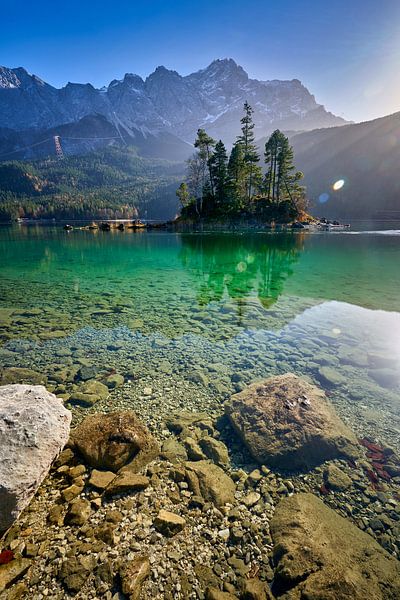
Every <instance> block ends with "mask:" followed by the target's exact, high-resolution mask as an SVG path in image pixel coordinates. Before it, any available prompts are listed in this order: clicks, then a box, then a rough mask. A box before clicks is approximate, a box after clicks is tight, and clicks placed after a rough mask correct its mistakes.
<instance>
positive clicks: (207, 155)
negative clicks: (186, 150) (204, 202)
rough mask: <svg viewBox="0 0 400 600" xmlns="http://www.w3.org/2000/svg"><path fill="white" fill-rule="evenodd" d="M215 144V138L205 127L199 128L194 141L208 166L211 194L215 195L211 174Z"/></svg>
mask: <svg viewBox="0 0 400 600" xmlns="http://www.w3.org/2000/svg"><path fill="white" fill-rule="evenodd" d="M214 146H215V140H213V138H212V137H210V136H209V135H208V134H207V133H206V131H205V130H204V129H198V130H197V138H196V140H195V142H194V147H195V148H197V149H198V154H199V158H200V160H201V161H203V162H204V165H205V166H207V167H208V175H209V184H210V187H211V195H212V196H213V195H214V188H213V182H212V175H211V164H210V161H211V157H212V153H213V148H214Z"/></svg>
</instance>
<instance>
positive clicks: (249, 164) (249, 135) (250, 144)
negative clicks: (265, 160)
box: [237, 101, 262, 202]
mask: <svg viewBox="0 0 400 600" xmlns="http://www.w3.org/2000/svg"><path fill="white" fill-rule="evenodd" d="M243 109H244V116H243V117H242V118H241V119H240V122H241V124H242V135H240V136H238V138H237V143H238V144H240V145H241V147H242V150H243V162H244V167H245V168H244V178H245V194H246V199H247V201H248V202H250V200H251V197H252V194H253V190H254V189H255V188H257V187H258V186H259V185H260V183H261V179H262V175H261V167H260V166H259V165H258V163H259V160H260V156H259V154H258V150H257V145H256V144H255V137H254V123H253V112H254V111H253V109H252V107H251V106H250V104H249V103H248V102H247V101H246V102H245V103H244V106H243Z"/></svg>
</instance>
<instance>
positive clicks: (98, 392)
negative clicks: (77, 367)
mask: <svg viewBox="0 0 400 600" xmlns="http://www.w3.org/2000/svg"><path fill="white" fill-rule="evenodd" d="M107 396H108V387H107V386H106V385H104V383H100V381H96V380H95V379H89V380H88V381H85V383H82V385H80V386H79V388H78V391H75V392H72V394H71V395H70V398H69V402H72V403H74V404H80V405H81V406H85V407H90V406H93V404H95V403H96V402H99V400H105V399H106V398H107Z"/></svg>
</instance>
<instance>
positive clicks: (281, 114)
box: [0, 59, 345, 160]
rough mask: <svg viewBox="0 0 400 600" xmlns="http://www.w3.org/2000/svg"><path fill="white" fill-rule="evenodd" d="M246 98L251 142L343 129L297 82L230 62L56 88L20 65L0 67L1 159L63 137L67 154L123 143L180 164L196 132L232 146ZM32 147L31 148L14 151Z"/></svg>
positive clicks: (31, 152) (30, 153)
mask: <svg viewBox="0 0 400 600" xmlns="http://www.w3.org/2000/svg"><path fill="white" fill-rule="evenodd" d="M246 100H247V101H248V102H249V103H250V104H251V105H252V107H253V109H254V122H255V125H256V128H255V134H256V137H261V136H263V135H268V134H269V133H271V132H272V131H273V130H274V129H276V128H280V129H282V130H284V131H292V132H293V131H297V132H299V131H309V130H312V129H315V128H320V127H332V126H338V125H344V124H345V121H344V120H343V119H342V118H341V117H338V116H335V115H333V114H332V113H330V112H328V111H327V110H326V109H325V108H324V107H323V106H322V105H321V104H318V103H317V101H316V100H315V98H314V96H313V95H312V94H311V93H310V92H309V91H308V89H307V88H306V87H305V86H304V85H303V84H302V83H301V82H300V81H299V80H298V79H293V80H290V81H281V80H271V81H259V80H257V79H251V78H250V77H249V76H248V74H247V73H246V72H245V71H244V69H243V68H242V67H241V66H239V65H238V64H236V62H235V61H234V60H232V59H223V60H215V61H213V62H212V63H211V64H210V65H209V66H208V67H206V68H205V69H202V70H200V71H197V72H195V73H192V74H190V75H186V76H182V75H180V74H179V73H177V72H176V71H173V70H169V69H166V68H165V67H163V66H160V67H157V69H156V70H155V71H154V72H153V73H151V74H150V75H149V76H148V77H147V78H145V79H142V78H141V77H140V76H139V75H134V74H131V73H127V74H126V75H125V76H124V77H123V79H121V80H117V79H115V80H113V81H111V83H110V84H109V85H108V86H106V87H103V88H101V89H97V88H95V87H94V86H93V85H91V84H90V83H87V84H80V83H68V84H67V85H66V86H65V87H63V88H61V89H58V88H55V87H53V86H52V85H50V84H48V83H46V82H45V81H43V80H42V79H40V78H39V77H37V76H36V75H31V74H29V73H28V72H27V71H26V70H25V69H23V68H21V67H19V68H16V69H10V68H7V67H0V156H3V155H6V153H7V152H9V153H11V152H13V153H14V154H15V155H16V157H18V158H34V157H35V156H40V155H43V152H44V150H43V148H41V147H40V141H41V140H42V139H45V138H46V136H48V137H51V136H52V135H63V137H65V138H66V139H65V143H66V144H67V147H68V151H70V152H71V153H79V152H84V151H87V150H91V149H96V148H98V147H99V145H100V146H104V145H110V144H113V143H115V142H117V143H118V141H124V142H126V143H127V144H134V145H137V147H138V150H139V153H142V151H144V153H145V154H146V151H147V153H148V154H149V155H151V156H152V157H157V158H172V159H176V160H182V158H183V157H184V156H185V157H186V156H188V154H189V153H190V146H189V144H192V143H193V140H194V138H195V135H196V131H197V129H198V128H199V127H203V128H205V129H206V130H207V132H208V133H209V134H210V135H212V136H213V137H214V138H217V139H223V140H224V142H225V143H227V144H228V145H229V144H231V143H232V142H233V141H234V139H235V137H236V135H238V133H239V131H240V118H241V116H242V114H243V104H244V102H245V101H246ZM79 137H82V138H86V139H84V140H78V139H77V138H79ZM67 138H70V139H69V140H68V139H67ZM73 138H75V139H73ZM89 138H90V139H89ZM100 138H103V139H100ZM107 138H109V139H107ZM146 140H150V143H149V141H147V142H146ZM62 142H63V145H64V140H63V139H62ZM33 144H38V145H37V146H35V149H34V148H27V149H26V150H22V151H20V152H15V151H16V150H18V149H21V148H25V147H26V146H32V145H33ZM10 158H11V157H10Z"/></svg>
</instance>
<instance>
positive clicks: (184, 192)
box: [176, 102, 308, 225]
mask: <svg viewBox="0 0 400 600" xmlns="http://www.w3.org/2000/svg"><path fill="white" fill-rule="evenodd" d="M241 131H242V133H241V135H239V136H238V137H237V140H236V142H235V143H234V145H233V147H232V150H231V152H230V154H229V157H228V152H227V150H226V147H225V144H224V143H223V141H222V140H219V141H218V142H216V141H215V140H214V139H213V138H212V137H210V136H209V135H208V134H207V132H206V131H205V130H204V129H199V130H198V131H197V138H196V140H195V142H194V147H195V152H194V154H193V155H192V156H191V157H190V158H189V159H188V160H187V173H186V180H185V181H184V182H182V183H181V184H180V186H179V188H178V190H177V192H176V193H177V196H178V198H179V200H180V203H181V214H180V217H178V219H177V223H179V224H183V225H185V224H188V225H190V224H197V223H207V224H208V225H210V224H212V223H215V224H218V223H221V224H227V223H232V224H235V223H236V224H246V223H247V224H250V223H260V224H261V223H264V224H273V223H294V222H297V221H301V220H303V219H307V218H308V215H307V214H306V208H307V201H306V195H305V187H304V186H302V185H301V184H300V182H301V180H302V179H303V173H302V172H301V171H297V170H296V168H295V166H294V153H293V148H292V147H291V145H290V144H289V140H288V138H287V137H286V136H285V135H284V134H283V133H282V132H281V131H280V130H279V129H277V130H275V131H274V132H273V133H272V135H271V136H270V137H269V139H268V140H267V142H266V144H265V151H264V162H265V169H262V167H261V164H260V162H261V157H260V154H259V151H258V147H257V144H256V143H255V136H254V122H253V109H252V107H251V106H250V104H249V103H248V102H245V103H244V115H243V117H242V119H241Z"/></svg>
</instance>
